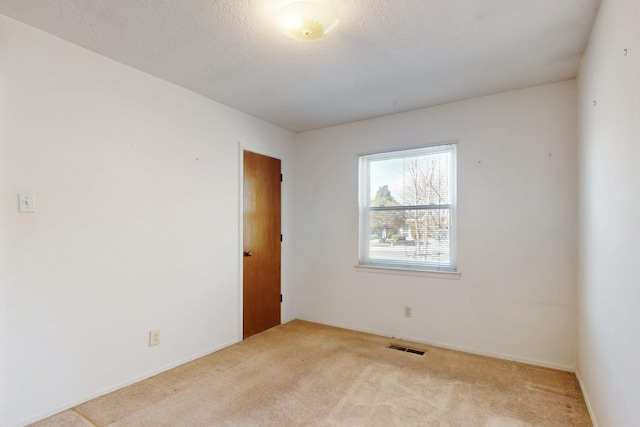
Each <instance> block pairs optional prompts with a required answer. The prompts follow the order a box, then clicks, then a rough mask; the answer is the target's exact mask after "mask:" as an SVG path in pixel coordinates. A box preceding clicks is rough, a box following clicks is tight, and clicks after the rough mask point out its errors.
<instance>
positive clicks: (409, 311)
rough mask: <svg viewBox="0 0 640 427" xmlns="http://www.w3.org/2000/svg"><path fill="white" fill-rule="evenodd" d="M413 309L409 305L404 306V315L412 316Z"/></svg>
mask: <svg viewBox="0 0 640 427" xmlns="http://www.w3.org/2000/svg"><path fill="white" fill-rule="evenodd" d="M412 311H413V310H411V307H409V306H408V305H405V306H404V317H411V315H412V314H413V313H412Z"/></svg>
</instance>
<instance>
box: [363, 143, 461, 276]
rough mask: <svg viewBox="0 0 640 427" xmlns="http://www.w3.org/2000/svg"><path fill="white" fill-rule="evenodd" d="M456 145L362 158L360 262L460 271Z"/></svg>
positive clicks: (393, 152) (413, 268) (404, 267)
mask: <svg viewBox="0 0 640 427" xmlns="http://www.w3.org/2000/svg"><path fill="white" fill-rule="evenodd" d="M455 180H456V144H455V143H448V144H442V145H437V146H429V147H423V148H413V149H408V150H401V151H391V152H385V153H376V154H366V155H362V156H360V265H365V266H366V265H368V266H378V267H390V268H400V269H410V270H429V271H456V250H455V249H456V247H455V240H456V182H455Z"/></svg>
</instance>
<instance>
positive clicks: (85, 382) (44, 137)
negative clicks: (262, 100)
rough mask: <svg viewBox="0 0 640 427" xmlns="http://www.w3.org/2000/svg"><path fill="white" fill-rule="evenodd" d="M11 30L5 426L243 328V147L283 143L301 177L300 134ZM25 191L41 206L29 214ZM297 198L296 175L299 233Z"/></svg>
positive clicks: (287, 198) (288, 166)
mask: <svg viewBox="0 0 640 427" xmlns="http://www.w3.org/2000/svg"><path fill="white" fill-rule="evenodd" d="M0 28H2V31H1V33H0V37H1V40H0V85H1V86H0V91H1V92H0V102H1V104H0V132H1V133H0V137H1V140H0V150H1V151H0V153H1V154H2V156H1V157H0V160H1V161H2V164H1V165H0V166H2V170H1V171H0V178H1V179H2V181H0V185H1V187H0V232H1V233H2V235H1V236H0V255H2V254H3V253H5V254H6V257H0V267H2V270H1V277H0V279H1V286H0V291H1V294H2V295H0V296H2V300H1V304H2V305H1V306H0V314H1V315H2V318H1V321H2V328H1V329H0V339H2V342H1V343H0V353H1V355H0V363H2V362H4V367H5V369H4V371H1V372H0V374H2V380H1V382H2V385H3V389H4V391H3V392H2V394H0V397H4V399H3V400H2V402H0V407H2V409H3V412H2V413H1V414H0V425H3V426H12V425H20V424H24V423H26V422H29V421H33V420H36V419H38V418H42V417H44V416H46V415H49V414H51V413H54V412H57V411H58V410H61V409H64V408H66V407H68V406H70V405H72V404H75V403H79V402H80V401H83V400H86V399H87V398H89V397H91V396H95V395H96V394H99V393H102V392H104V391H107V390H110V389H112V388H115V387H118V386H121V385H123V384H126V383H128V382H131V381H133V380H135V379H138V378H141V377H144V376H147V375H149V374H152V373H155V372H158V371H160V370H163V369H166V368H168V367H170V366H173V365H175V364H178V363H180V362H184V361H186V360H189V359H192V358H195V357H196V356H198V355H202V354H205V353H208V352H211V351H212V350H215V349H217V348H220V347H222V346H225V345H228V344H230V343H233V342H235V341H237V340H238V339H240V338H241V337H240V336H239V335H238V333H239V330H240V325H239V303H238V301H239V283H238V282H239V259H240V249H239V242H238V236H239V199H238V185H239V149H238V145H239V144H240V143H241V144H246V145H247V146H250V147H255V148H256V149H259V150H262V151H268V152H270V153H274V154H277V155H280V156H282V157H283V159H284V161H283V167H284V173H285V174H288V175H291V176H292V175H293V168H292V163H293V162H292V161H291V160H292V159H293V154H292V153H293V135H292V134H291V133H290V132H288V131H285V130H282V129H280V128H277V127H275V126H272V125H270V124H266V123H264V122H262V121H259V120H257V119H254V118H252V117H249V116H247V115H245V114H243V113H240V112H237V111H235V110H232V109H230V108H227V107H224V106H222V105H220V104H217V103H215V102H213V101H210V100H208V99H206V98H203V97H201V96H199V95H196V94H194V93H192V92H189V91H186V90H184V89H181V88H179V87H177V86H174V85H171V84H169V83H166V82H163V81H161V80H159V79H156V78H154V77H151V76H149V75H146V74H143V73H141V72H138V71H136V70H133V69H131V68H128V67H126V66H123V65H121V64H118V63H116V62H113V61H111V60H109V59H106V58H104V57H101V56H99V55H96V54H94V53H92V52H89V51H86V50H84V49H82V48H80V47H77V46H74V45H71V44H69V43H67V42H64V41H62V40H60V39H57V38H54V37H52V36H50V35H47V34H45V33H42V32H40V31H37V30H35V29H33V28H30V27H27V26H25V25H22V24H19V23H17V22H15V21H12V20H10V19H8V18H5V17H0ZM185 66H188V65H185ZM291 182H293V180H291ZM22 191H25V192H32V193H33V194H35V197H36V203H37V210H38V211H37V213H35V214H19V213H18V210H17V193H18V192H22ZM291 196H292V190H291V189H290V184H288V183H287V182H285V187H284V195H283V198H284V200H283V202H284V209H285V211H284V213H283V220H284V233H285V235H286V234H289V235H290V234H291V230H292V225H291V223H292V221H291V218H292V210H291V206H292V203H291ZM290 252H291V245H290V244H288V243H287V242H285V245H284V257H283V258H284V259H283V263H284V265H285V270H284V271H283V288H284V294H285V304H284V307H283V320H284V321H287V320H290V319H292V318H293V307H292V299H291V298H287V297H286V296H287V295H291V294H292V291H293V289H292V280H291V272H290V266H291V263H290V262H288V259H289V258H290ZM155 328H159V329H161V331H162V332H161V338H162V341H161V344H160V345H159V346H157V347H148V346H147V340H148V333H149V330H151V329H155ZM0 368H2V364H0ZM3 395H4V396H3Z"/></svg>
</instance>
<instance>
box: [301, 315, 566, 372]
mask: <svg viewBox="0 0 640 427" xmlns="http://www.w3.org/2000/svg"><path fill="white" fill-rule="evenodd" d="M298 319H300V320H304V321H306V322H313V323H319V324H321V325H327V326H333V327H336V328H342V329H350V330H352V331H358V332H365V333H368V334H374V335H381V336H384V337H391V338H396V339H400V340H406V341H413V342H416V343H420V344H426V345H432V346H434V347H440V348H446V349H449V350H456V351H462V352H465V353H470V354H477V355H478V356H487V357H494V358H496V359H502V360H508V361H511V362H518V363H526V364H527V365H534V366H540V367H543V368H549V369H556V370H559V371H565V372H575V371H576V367H575V366H569V365H561V364H557V363H551V362H545V361H540V360H534V359H527V358H523V357H518V356H512V355H509V354H501V353H492V352H489V351H484V350H478V349H474V348H468V347H463V346H458V345H454V344H450V343H446V342H440V341H435V340H424V339H422V338H416V337H412V336H391V335H389V332H387V331H378V330H374V329H363V328H359V327H355V326H351V325H344V324H336V323H331V322H323V321H318V320H313V319H309V318H304V317H299V318H298Z"/></svg>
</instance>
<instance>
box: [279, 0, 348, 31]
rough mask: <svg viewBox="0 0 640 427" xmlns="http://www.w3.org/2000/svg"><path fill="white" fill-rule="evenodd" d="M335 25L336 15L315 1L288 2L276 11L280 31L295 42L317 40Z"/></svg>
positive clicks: (321, 3) (325, 5)
mask: <svg viewBox="0 0 640 427" xmlns="http://www.w3.org/2000/svg"><path fill="white" fill-rule="evenodd" d="M336 25H338V16H337V15H336V13H335V12H334V11H333V10H332V9H331V8H330V7H329V6H328V5H327V4H326V3H323V2H320V1H317V0H315V1H314V0H295V1H290V2H287V3H286V4H284V5H283V6H281V7H280V8H279V9H278V26H279V27H280V31H282V33H284V34H285V35H287V36H289V37H291V38H293V39H296V40H302V41H312V40H319V39H321V38H322V37H324V36H325V35H327V34H329V32H330V31H331V30H333V29H334V28H335V27H336Z"/></svg>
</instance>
